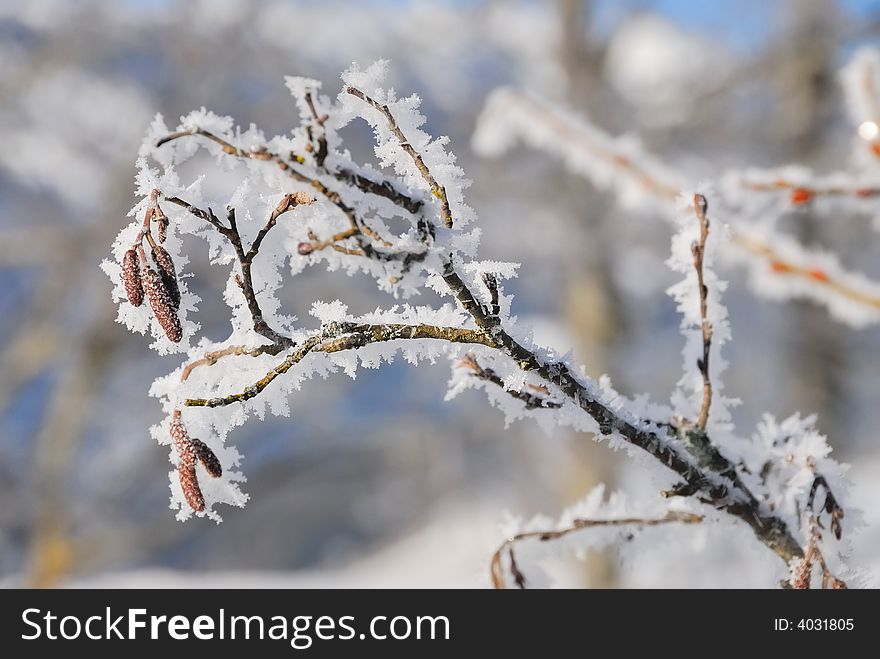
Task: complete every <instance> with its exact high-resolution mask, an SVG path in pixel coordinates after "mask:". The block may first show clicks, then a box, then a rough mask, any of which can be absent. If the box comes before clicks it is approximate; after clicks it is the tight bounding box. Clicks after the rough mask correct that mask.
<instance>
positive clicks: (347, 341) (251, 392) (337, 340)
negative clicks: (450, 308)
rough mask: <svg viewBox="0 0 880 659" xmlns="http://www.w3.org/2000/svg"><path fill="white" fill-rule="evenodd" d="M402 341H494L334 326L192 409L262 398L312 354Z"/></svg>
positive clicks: (450, 331) (467, 333) (446, 331)
mask: <svg viewBox="0 0 880 659" xmlns="http://www.w3.org/2000/svg"><path fill="white" fill-rule="evenodd" d="M401 339H437V340H441V341H448V342H450V343H477V344H482V345H491V339H489V338H488V337H487V336H485V335H484V334H483V333H482V332H480V331H478V330H469V329H460V328H457V327H439V326H435V325H404V324H397V323H393V324H384V325H365V324H355V323H331V324H329V325H327V326H326V327H324V328H323V329H322V330H321V331H320V332H319V333H318V334H315V335H313V336H311V337H309V338H308V339H306V340H305V341H303V343H302V344H301V345H300V346H299V347H298V348H297V349H296V350H295V351H293V352H292V353H290V355H288V356H287V358H286V359H285V360H284V361H283V362H281V363H280V364H278V365H277V366H276V367H275V368H273V369H272V370H271V371H269V372H268V373H267V374H266V375H265V376H263V377H262V378H260V379H259V380H258V381H257V382H255V383H254V384H252V385H250V386H249V387H246V388H245V389H244V390H243V391H241V392H239V393H235V394H230V395H228V396H221V397H218V398H190V399H187V401H186V405H187V406H189V407H222V406H225V405H231V404H233V403H238V402H242V401H246V400H249V399H251V398H254V397H256V396H258V395H259V394H260V392H262V391H263V389H265V388H266V387H267V386H269V384H270V383H271V382H272V381H273V380H274V379H275V378H277V377H278V376H279V375H283V374H284V373H286V372H287V371H289V370H290V369H291V368H292V367H293V366H294V365H295V364H298V363H299V362H301V361H302V360H303V359H304V358H305V357H306V355H308V354H309V353H310V352H325V353H331V352H341V351H343V350H354V349H357V348H362V347H363V346H365V345H369V344H371V343H382V342H386V341H396V340H401Z"/></svg>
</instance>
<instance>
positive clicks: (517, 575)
mask: <svg viewBox="0 0 880 659" xmlns="http://www.w3.org/2000/svg"><path fill="white" fill-rule="evenodd" d="M702 521H703V516H702V515H697V514H695V513H684V512H676V511H669V512H668V513H666V515H665V516H664V517H660V518H656V519H651V518H647V519H643V518H639V517H629V518H624V519H575V520H573V521H572V522H571V524H570V525H568V526H566V527H564V528H561V529H552V530H548V531H524V532H522V533H517V534H516V535H514V536H511V537H510V538H508V539H507V540H505V541H504V542H503V543H501V546H500V547H498V549H496V550H495V553H494V554H492V560H491V562H490V568H489V569H490V574H491V577H492V585H493V586H494V587H495V588H497V589H499V590H503V589H505V588H507V586H506V585H505V579H504V567H503V565H502V563H501V558H502V556H503V553H504V550H507V553H508V556H509V559H510V571H511V574H512V576H513V577H514V581H515V582H516V584H517V586H519V587H520V588H522V589H525V587H526V579H525V575H523V573H522V572H521V571H520V569H519V567H518V566H517V564H516V558H515V556H514V553H513V548H514V546H515V545H516V544H517V543H518V542H521V541H522V540H528V539H537V540H539V541H540V542H548V541H551V540H558V539H560V538H563V537H565V536H567V535H569V534H571V533H574V532H575V531H581V530H583V529H588V528H593V527H597V526H660V525H661V524H671V523H680V524H698V523H699V522H702Z"/></svg>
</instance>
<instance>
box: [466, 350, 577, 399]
mask: <svg viewBox="0 0 880 659" xmlns="http://www.w3.org/2000/svg"><path fill="white" fill-rule="evenodd" d="M458 366H459V368H468V369H470V370H471V371H473V374H474V377H475V378H478V379H480V380H485V381H486V382H491V383H492V384H494V385H495V386H497V387H500V388H501V390H502V391H504V392H505V393H508V394H510V395H511V396H512V397H513V398H516V399H517V400H520V401H522V402H523V403H524V404H525V406H526V409H527V410H536V409H558V408H560V407H562V403H559V402H557V401H553V400H549V399H547V398H546V396H547V395H549V394H550V390H549V389H547V387H543V386H540V387H539V386H537V385H528V386H530V387H533V388H535V390H536V391H540V393H542V394H544V395H543V396H538V395H536V394H533V393H530V392H528V391H522V390H518V389H509V388H508V387H507V385H506V384H505V383H504V380H502V379H501V377H500V376H499V375H498V374H497V373H496V372H495V371H493V370H492V369H491V368H483V367H482V366H480V364H479V363H478V362H477V360H476V358H475V357H474V356H473V355H471V354H470V353H469V354H467V355H465V356H464V358H463V359H462V360H461V361H460V362H459V364H458Z"/></svg>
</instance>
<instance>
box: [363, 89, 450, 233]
mask: <svg viewBox="0 0 880 659" xmlns="http://www.w3.org/2000/svg"><path fill="white" fill-rule="evenodd" d="M345 92H346V93H347V94H351V95H352V96H356V97H357V98H359V99H361V100H362V101H364V102H365V103H369V104H370V105H371V106H372V107H374V108H375V109H377V110H379V112H381V113H382V114H384V115H385V118H386V119H387V120H388V128H389V129H390V130H391V132H392V134H393V135H394V137H395V138H397V141H398V142H399V143H400V147H401V148H402V149H403V150H404V151H406V153H407V154H408V155H409V157H410V158H412V160H413V162H414V163H415V165H416V167H418V169H419V172H420V173H421V175H422V177H423V178H424V179H425V182H426V183H427V184H428V186H430V188H431V194H433V195H434V196H435V197H437V199H439V200H440V217H441V219H442V220H443V223H444V224H445V225H446V228H447V229H451V228H452V225H453V219H452V211H451V210H450V208H449V199H448V198H447V197H446V188H444V187H443V186H442V185H440V184H439V183H437V179H435V178H434V175H433V174H432V173H431V170H430V169H428V166H427V165H426V164H425V161H424V159H422V156H421V154H420V153H419V152H418V151H416V150H415V148H413V145H412V144H410V142H409V140H408V139H407V137H406V135H404V133H403V131H402V130H401V129H400V126H399V125H398V124H397V120H396V119H395V118H394V115H393V114H392V113H391V110H389V109H388V105H387V104H384V103H379V102H378V101H376V100H375V99H373V98H371V97H370V96H368V95H367V94H365V93H364V92H362V91H361V90H360V89H358V88H357V87H351V86H348V87H346V88H345Z"/></svg>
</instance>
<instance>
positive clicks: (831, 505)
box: [807, 474, 845, 540]
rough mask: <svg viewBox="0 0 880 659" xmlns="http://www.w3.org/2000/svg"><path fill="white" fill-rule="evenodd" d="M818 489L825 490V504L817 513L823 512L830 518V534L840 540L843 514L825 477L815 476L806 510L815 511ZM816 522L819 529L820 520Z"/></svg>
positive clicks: (820, 525)
mask: <svg viewBox="0 0 880 659" xmlns="http://www.w3.org/2000/svg"><path fill="white" fill-rule="evenodd" d="M820 487H822V488H825V503H823V504H822V508H821V510H820V511H819V513H820V514H821V513H822V512H823V511H824V512H826V513H828V514H829V515H830V516H831V532H832V533H834V537H835V538H837V539H838V540H840V538H841V537H842V536H843V525H842V524H841V520H842V519H843V517H844V514H845V512H844V510H843V507H842V506H841V505H840V504H839V503H838V502H837V499H836V498H835V496H834V493H833V492H831V488H830V487H829V486H828V481H826V480H825V477H824V476H822V475H818V474H817V475H816V478H815V479H814V480H813V485H812V486H811V487H810V495H809V497H807V508H809V509H810V510H811V511H813V510H815V507H814V503H815V498H816V493H817V492H818V490H819V488H820ZM816 522H817V524H818V525H819V527H820V528H821V527H822V523H821V520H819V519H818V518H817V520H816Z"/></svg>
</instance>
